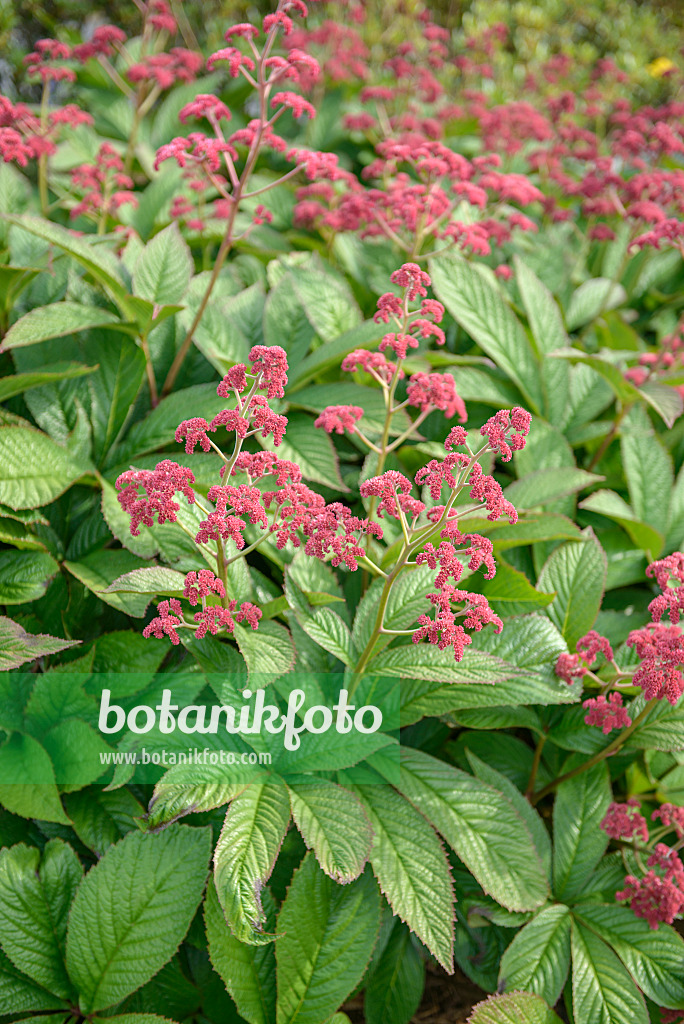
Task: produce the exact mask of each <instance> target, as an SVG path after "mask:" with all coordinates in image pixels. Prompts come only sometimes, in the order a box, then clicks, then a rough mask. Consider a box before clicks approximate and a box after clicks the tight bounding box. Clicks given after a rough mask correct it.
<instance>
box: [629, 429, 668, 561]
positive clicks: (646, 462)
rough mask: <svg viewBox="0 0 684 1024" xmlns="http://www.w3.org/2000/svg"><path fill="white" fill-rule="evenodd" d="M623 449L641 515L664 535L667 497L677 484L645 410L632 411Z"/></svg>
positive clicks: (632, 498)
mask: <svg viewBox="0 0 684 1024" xmlns="http://www.w3.org/2000/svg"><path fill="white" fill-rule="evenodd" d="M620 450H621V452H622V464H623V467H624V471H625V476H626V478H627V487H628V489H629V497H630V503H631V505H632V508H633V509H634V512H635V514H636V516H637V518H638V519H639V520H641V522H643V523H648V525H649V526H651V527H653V529H654V530H657V531H658V533H661V534H663V536H664V535H665V534H666V533H667V528H668V518H669V517H668V511H669V510H668V503H667V501H666V500H663V496H664V495H669V494H670V493H671V491H672V487H673V485H674V478H673V473H672V460H671V458H670V455H669V453H668V452H667V451H666V450H665V448H664V446H663V444H662V443H661V441H660V440H659V438H658V437H657V436H656V434H655V431H654V430H653V428H652V426H651V423H650V420H649V419H648V416H647V415H646V413H645V412H644V410H643V409H632V410H631V412H630V415H629V417H628V418H627V419H626V421H625V424H624V426H623V428H622V430H621V433H620ZM653 555H654V556H655V552H653Z"/></svg>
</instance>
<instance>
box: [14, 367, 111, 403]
mask: <svg viewBox="0 0 684 1024" xmlns="http://www.w3.org/2000/svg"><path fill="white" fill-rule="evenodd" d="M96 369H97V367H95V366H82V365H80V364H79V363H55V364H53V365H52V366H51V368H50V369H46V370H42V371H37V372H36V373H15V374H13V375H11V376H9V377H3V378H2V379H1V380H0V402H6V401H7V399H8V398H14V396H15V395H21V394H23V393H24V391H30V390H31V389H32V388H40V387H43V385H45V384H54V383H55V382H56V381H60V380H73V379H74V378H75V377H85V376H87V374H89V373H94V372H95V370H96Z"/></svg>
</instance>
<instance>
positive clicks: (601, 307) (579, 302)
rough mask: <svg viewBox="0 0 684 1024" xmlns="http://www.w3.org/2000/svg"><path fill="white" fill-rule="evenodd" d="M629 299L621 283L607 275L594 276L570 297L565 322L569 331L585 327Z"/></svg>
mask: <svg viewBox="0 0 684 1024" xmlns="http://www.w3.org/2000/svg"><path fill="white" fill-rule="evenodd" d="M626 299H627V293H626V292H625V289H624V288H623V287H622V285H621V284H618V283H617V282H615V281H612V280H611V279H610V278H607V277H594V278H591V279H590V280H589V281H585V282H584V283H583V284H581V285H580V286H579V288H577V289H576V290H575V291H574V292H573V293H572V296H571V298H570V303H569V304H568V309H567V312H566V314H565V322H566V324H567V327H568V330H569V331H575V330H577V328H578V327H584V325H585V324H589V323H591V321H592V320H595V319H596V317H597V316H600V315H601V313H606V312H607V311H608V310H609V309H617V307H618V306H621V305H622V304H623V302H625V301H626Z"/></svg>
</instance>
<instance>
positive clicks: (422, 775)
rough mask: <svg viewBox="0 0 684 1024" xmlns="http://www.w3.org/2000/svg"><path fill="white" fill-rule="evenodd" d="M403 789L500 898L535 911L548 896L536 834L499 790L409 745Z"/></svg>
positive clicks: (403, 757)
mask: <svg viewBox="0 0 684 1024" xmlns="http://www.w3.org/2000/svg"><path fill="white" fill-rule="evenodd" d="M400 789H401V791H402V793H403V794H404V796H405V797H406V798H407V799H408V800H410V801H411V803H412V804H413V805H414V806H415V807H416V808H417V809H418V810H419V811H420V812H421V813H423V814H424V815H425V816H426V818H427V819H428V821H431V822H432V824H433V825H434V826H435V828H436V829H437V830H438V831H439V832H441V834H442V835H443V836H444V838H445V839H446V841H447V842H448V843H449V845H450V846H451V847H452V849H454V850H455V852H456V853H457V854H458V856H459V857H460V858H461V860H462V861H463V862H464V864H465V865H466V866H467V867H468V869H469V870H470V871H471V872H472V874H473V875H474V876H475V878H476V879H477V880H478V882H479V883H480V885H481V886H482V888H483V889H484V890H485V892H487V893H489V895H491V896H493V897H494V899H495V900H496V901H497V902H498V903H500V904H501V905H502V906H504V907H506V908H507V909H508V910H535V909H536V908H537V907H539V906H541V905H542V904H543V903H544V902H545V901H546V899H547V896H548V882H547V880H546V875H545V873H544V868H543V866H542V863H541V861H540V859H539V856H538V854H537V851H536V849H535V847H534V842H533V840H532V836H531V834H530V832H529V831H528V829H527V826H526V825H525V823H524V822H523V820H522V818H521V817H520V816H519V815H518V814H517V813H516V811H515V809H514V807H513V805H512V804H511V803H510V802H509V801H508V800H507V799H506V798H505V797H504V796H503V795H502V794H501V793H499V792H497V790H495V789H493V788H492V787H491V786H488V785H486V784H485V783H483V782H480V780H479V779H475V778H473V777H472V775H468V774H467V772H462V771H459V770H458V769H457V768H452V767H451V765H448V764H446V763H445V762H443V761H438V760H437V759H436V758H433V757H430V756H429V755H428V754H424V753H422V751H418V750H412V749H410V748H407V747H404V748H402V751H401V783H400Z"/></svg>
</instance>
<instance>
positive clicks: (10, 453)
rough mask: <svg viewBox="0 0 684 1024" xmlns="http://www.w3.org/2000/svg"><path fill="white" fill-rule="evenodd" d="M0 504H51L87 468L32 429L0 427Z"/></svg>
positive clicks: (24, 506) (18, 505) (13, 506)
mask: <svg viewBox="0 0 684 1024" xmlns="http://www.w3.org/2000/svg"><path fill="white" fill-rule="evenodd" d="M0 464H1V465H2V479H0V501H2V502H4V504H6V505H9V506H10V508H13V509H25V508H34V507H35V506H36V505H38V506H40V505H48V504H49V503H50V502H51V501H54V500H55V498H58V497H59V496H60V494H63V493H64V491H66V489H67V487H69V486H70V485H71V484H72V483H73V482H74V481H75V480H78V478H79V477H80V476H82V475H83V473H85V472H86V471H87V469H88V467H87V466H86V465H84V464H83V462H82V461H81V460H79V459H76V458H75V457H74V456H73V455H72V454H71V453H70V452H68V451H67V449H66V448H62V447H61V445H58V444H55V442H54V441H53V440H51V438H49V437H48V436H47V435H46V434H41V432H40V431H39V430H33V429H32V428H30V427H18V426H17V427H14V426H12V427H0Z"/></svg>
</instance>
